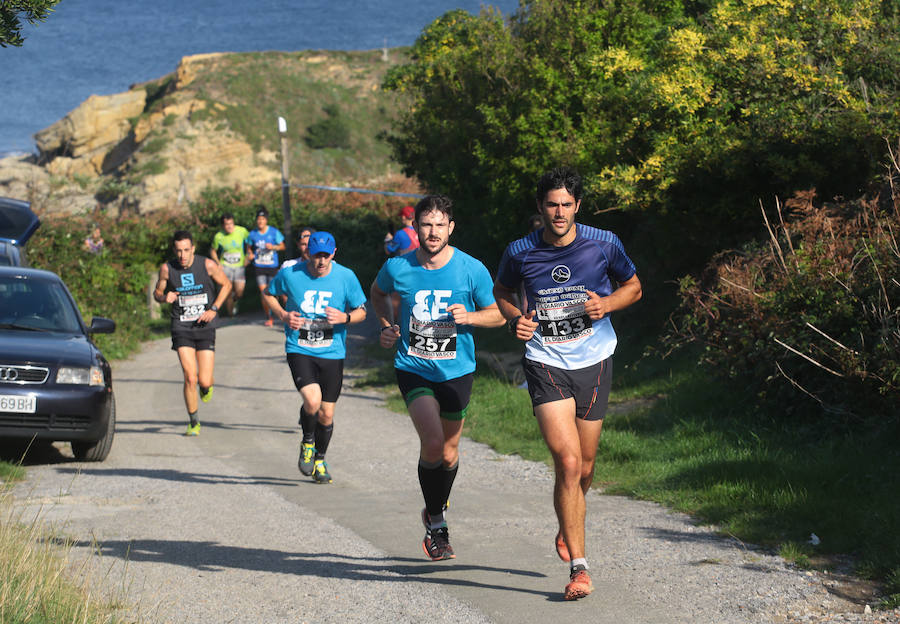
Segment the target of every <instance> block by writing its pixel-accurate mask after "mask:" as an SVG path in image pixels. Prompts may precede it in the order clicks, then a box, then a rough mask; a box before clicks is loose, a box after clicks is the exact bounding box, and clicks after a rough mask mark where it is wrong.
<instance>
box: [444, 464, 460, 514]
mask: <svg viewBox="0 0 900 624" xmlns="http://www.w3.org/2000/svg"><path fill="white" fill-rule="evenodd" d="M458 470H459V460H458V459H457V460H456V463H455V464H453V465H452V466H449V467H448V466H444V467H443V470H441V481H442V482H441V496H442V497H443V503H442V504H443V505H446V504H447V501H448V500H450V490H452V489H453V481H454V480H455V479H456V473H457V471H458Z"/></svg>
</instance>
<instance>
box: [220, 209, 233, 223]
mask: <svg viewBox="0 0 900 624" xmlns="http://www.w3.org/2000/svg"><path fill="white" fill-rule="evenodd" d="M229 220H230V221H234V215H233V214H231V213H230V212H226V213H225V214H223V215H222V223H225V222H226V221H229Z"/></svg>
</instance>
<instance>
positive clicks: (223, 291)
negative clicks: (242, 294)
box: [198, 259, 231, 323]
mask: <svg viewBox="0 0 900 624" xmlns="http://www.w3.org/2000/svg"><path fill="white" fill-rule="evenodd" d="M206 272H207V273H209V276H210V277H211V278H212V280H213V281H214V282H215V283H216V284H218V285H219V295H218V296H217V297H216V300H215V301H213V306H215V307H216V310H218V308H219V307H220V306H222V305H224V303H225V300H226V299H228V294H229V293H230V292H231V282H230V281H229V280H228V278H227V277H225V271H223V270H222V267H220V266H219V263H218V262H213V261H212V260H210V259H207V260H206ZM216 310H213V309H212V307H210V308H209V309H207V310H206V311H204V312H203V314H201V315H200V318H199V319H198V320H199V321H200V322H201V323H209V322H210V321H211V320H213V318H215V316H216V315H217V314H218V312H217V311H216Z"/></svg>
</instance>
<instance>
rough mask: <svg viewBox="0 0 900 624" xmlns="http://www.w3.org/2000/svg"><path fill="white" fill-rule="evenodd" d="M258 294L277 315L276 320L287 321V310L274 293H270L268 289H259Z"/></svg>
mask: <svg viewBox="0 0 900 624" xmlns="http://www.w3.org/2000/svg"><path fill="white" fill-rule="evenodd" d="M260 295H262V298H263V299H265V301H266V303H267V304H269V309H270V310H272V313H273V314H274V315H275V316H277V317H278V320H279V321H281V322H282V323H285V322H287V318H288V312H287V310H285V309H284V308H283V307H282V305H281V301H280V300H279V298H278V297H276V296H275V295H270V294H269V290H268V289H266V290H263V291H261V292H260Z"/></svg>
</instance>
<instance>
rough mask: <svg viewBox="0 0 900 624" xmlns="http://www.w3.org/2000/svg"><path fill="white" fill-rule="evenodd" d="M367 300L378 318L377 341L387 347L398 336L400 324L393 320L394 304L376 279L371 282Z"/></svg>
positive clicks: (392, 343) (391, 344)
mask: <svg viewBox="0 0 900 624" xmlns="http://www.w3.org/2000/svg"><path fill="white" fill-rule="evenodd" d="M369 301H371V302H372V308H373V309H374V310H375V316H376V317H377V318H378V326H379V328H380V330H379V336H378V342H379V344H381V346H382V347H384V348H386V349H389V348H391V347H392V346H394V343H395V342H397V339H398V338H400V326H399V325H397V324H396V323H395V322H394V318H393V317H394V312H393V309H394V306H393V304H392V303H391V297H390V295H389V294H388V293H386V292H384V291H383V290H381V289H380V288H379V287H378V281H377V279H376V281H374V282H372V287H371V288H370V289H369Z"/></svg>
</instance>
